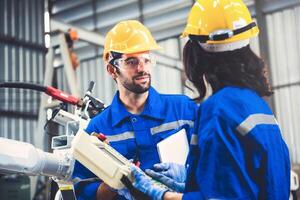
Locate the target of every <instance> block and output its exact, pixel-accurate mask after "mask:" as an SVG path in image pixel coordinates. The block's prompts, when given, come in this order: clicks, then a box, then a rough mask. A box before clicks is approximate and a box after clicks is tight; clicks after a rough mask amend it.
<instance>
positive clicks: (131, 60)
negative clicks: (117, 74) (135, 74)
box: [113, 54, 156, 70]
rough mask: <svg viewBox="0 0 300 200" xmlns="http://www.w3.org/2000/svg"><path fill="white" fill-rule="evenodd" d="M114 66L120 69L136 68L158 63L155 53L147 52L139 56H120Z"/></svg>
mask: <svg viewBox="0 0 300 200" xmlns="http://www.w3.org/2000/svg"><path fill="white" fill-rule="evenodd" d="M113 64H114V66H116V67H118V68H120V69H128V70H130V69H136V68H137V67H138V66H140V65H143V66H144V67H151V66H155V65H156V59H155V56H154V55H153V54H145V55H142V56H139V57H134V56H133V57H128V58H118V59H115V60H114V61H113Z"/></svg>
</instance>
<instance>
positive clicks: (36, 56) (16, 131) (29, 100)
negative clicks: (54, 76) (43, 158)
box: [0, 0, 44, 143]
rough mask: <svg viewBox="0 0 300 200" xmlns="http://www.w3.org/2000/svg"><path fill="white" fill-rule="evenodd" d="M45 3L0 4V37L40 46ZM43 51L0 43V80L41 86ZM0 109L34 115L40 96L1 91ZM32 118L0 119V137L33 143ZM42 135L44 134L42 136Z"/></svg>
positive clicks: (27, 0)
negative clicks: (39, 84)
mask: <svg viewBox="0 0 300 200" xmlns="http://www.w3.org/2000/svg"><path fill="white" fill-rule="evenodd" d="M43 16H44V1H40V0H24V1H18V0H2V1H0V34H1V35H2V36H7V37H13V38H15V39H16V40H17V41H23V42H27V43H31V44H37V45H43V43H44V42H43V41H44V39H43V28H44V22H43ZM43 69H44V52H43V51H38V50H37V49H31V48H28V47H25V46H23V45H21V44H17V43H9V42H7V41H4V40H0V81H1V82H2V81H24V82H33V83H42V80H43ZM0 99H1V102H2V103H1V104H0V109H1V110H5V111H17V112H25V113H32V114H37V112H38V106H39V93H37V92H34V91H29V90H26V91H24V90H18V89H9V90H8V89H0ZM35 126H36V121H35V120H34V119H26V118H21V117H18V116H14V117H4V116H2V115H1V116H0V136H1V137H7V138H12V139H17V140H21V141H27V142H31V143H33V130H34V127H35ZM41 134H43V133H41Z"/></svg>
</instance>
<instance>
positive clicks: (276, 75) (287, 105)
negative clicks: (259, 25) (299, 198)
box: [266, 7, 300, 163]
mask: <svg viewBox="0 0 300 200" xmlns="http://www.w3.org/2000/svg"><path fill="white" fill-rule="evenodd" d="M266 17H267V29H268V37H269V45H270V48H269V49H270V65H271V73H272V78H273V86H274V87H275V96H274V97H275V110H276V115H277V117H278V121H279V123H280V125H281V127H282V132H283V136H284V138H285V140H286V142H287V143H288V146H289V149H290V154H291V159H292V161H293V162H295V163H300V146H299V144H300V135H299V133H298V131H299V130H300V123H299V122H298V120H299V118H300V108H299V106H298V104H299V100H300V68H299V66H300V7H295V8H292V9H285V10H283V11H280V12H276V13H273V14H269V15H267V16H266Z"/></svg>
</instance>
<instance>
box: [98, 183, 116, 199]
mask: <svg viewBox="0 0 300 200" xmlns="http://www.w3.org/2000/svg"><path fill="white" fill-rule="evenodd" d="M117 194H118V193H117V191H115V190H114V189H112V188H111V187H109V186H108V185H107V184H105V183H101V184H100V186H99V187H98V190H97V200H112V199H113V198H114V197H115V196H116V195H117Z"/></svg>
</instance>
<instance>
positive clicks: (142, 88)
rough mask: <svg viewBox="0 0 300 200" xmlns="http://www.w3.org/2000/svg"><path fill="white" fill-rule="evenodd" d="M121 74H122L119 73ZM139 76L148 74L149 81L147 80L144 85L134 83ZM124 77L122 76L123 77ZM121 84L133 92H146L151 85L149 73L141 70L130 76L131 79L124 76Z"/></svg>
mask: <svg viewBox="0 0 300 200" xmlns="http://www.w3.org/2000/svg"><path fill="white" fill-rule="evenodd" d="M121 76H122V75H121ZM141 76H148V77H149V81H148V82H147V84H146V85H144V84H143V85H142V84H136V83H135V80H136V79H137V78H139V77H141ZM123 78H124V77H123ZM121 83H122V85H123V86H124V87H125V88H126V89H127V90H129V91H131V92H133V93H135V94H143V93H145V92H147V91H148V90H149V88H150V86H151V75H150V74H149V73H146V72H141V73H139V74H138V75H136V76H134V77H132V80H131V81H129V80H128V79H126V78H125V80H124V81H122V82H121Z"/></svg>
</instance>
